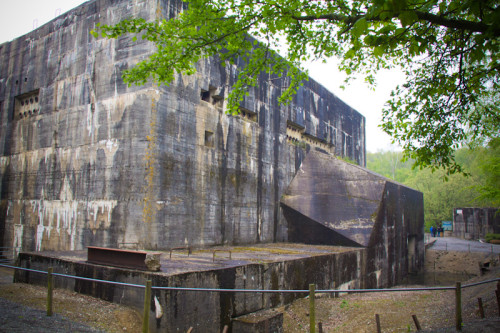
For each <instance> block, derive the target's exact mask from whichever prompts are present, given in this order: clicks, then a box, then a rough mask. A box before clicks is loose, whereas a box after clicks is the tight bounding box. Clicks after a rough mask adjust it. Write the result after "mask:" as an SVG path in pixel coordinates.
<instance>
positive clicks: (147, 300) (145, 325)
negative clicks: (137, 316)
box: [142, 280, 151, 333]
mask: <svg viewBox="0 0 500 333" xmlns="http://www.w3.org/2000/svg"><path fill="white" fill-rule="evenodd" d="M150 310H151V280H147V281H146V290H145V292H144V313H143V315H142V333H149V311H150Z"/></svg>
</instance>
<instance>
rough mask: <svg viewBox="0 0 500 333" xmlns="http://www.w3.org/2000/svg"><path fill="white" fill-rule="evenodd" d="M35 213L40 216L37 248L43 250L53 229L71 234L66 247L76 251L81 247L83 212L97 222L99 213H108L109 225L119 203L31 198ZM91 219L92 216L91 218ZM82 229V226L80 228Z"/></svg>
mask: <svg viewBox="0 0 500 333" xmlns="http://www.w3.org/2000/svg"><path fill="white" fill-rule="evenodd" d="M30 203H31V205H32V207H33V213H34V214H35V215H36V216H37V217H38V225H37V232H36V238H35V245H36V250H37V251H41V250H42V247H43V242H44V239H45V240H49V239H50V235H51V232H52V230H55V231H57V233H58V234H59V235H61V234H62V233H66V234H67V235H68V236H69V239H70V244H69V246H67V245H68V244H66V246H65V247H66V248H68V249H69V250H71V251H74V250H76V249H78V248H80V246H79V244H77V243H76V240H77V224H78V221H77V219H80V220H81V222H83V220H82V217H79V215H81V212H82V211H84V212H85V213H86V214H87V216H93V221H94V222H96V219H97V216H98V213H101V214H107V225H108V226H109V222H110V221H111V214H112V211H113V209H114V208H115V207H116V205H117V201H116V200H98V201H79V200H67V201H60V200H53V201H47V200H31V201H30ZM89 219H90V218H89ZM79 229H81V228H79Z"/></svg>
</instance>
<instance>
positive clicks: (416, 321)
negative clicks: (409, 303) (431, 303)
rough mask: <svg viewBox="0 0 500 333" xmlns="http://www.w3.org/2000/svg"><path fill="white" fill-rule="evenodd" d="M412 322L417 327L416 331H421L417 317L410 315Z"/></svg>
mask: <svg viewBox="0 0 500 333" xmlns="http://www.w3.org/2000/svg"><path fill="white" fill-rule="evenodd" d="M411 317H412V318H413V322H414V323H415V327H417V331H421V330H422V326H420V322H419V321H418V318H417V315H412V316H411Z"/></svg>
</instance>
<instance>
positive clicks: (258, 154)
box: [0, 0, 423, 331]
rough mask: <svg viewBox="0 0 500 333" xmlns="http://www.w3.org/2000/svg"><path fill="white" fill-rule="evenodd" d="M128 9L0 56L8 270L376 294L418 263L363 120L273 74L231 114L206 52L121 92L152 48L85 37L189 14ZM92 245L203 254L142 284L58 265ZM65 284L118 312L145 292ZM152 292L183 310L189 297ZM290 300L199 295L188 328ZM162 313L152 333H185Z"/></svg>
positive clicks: (24, 42)
mask: <svg viewBox="0 0 500 333" xmlns="http://www.w3.org/2000/svg"><path fill="white" fill-rule="evenodd" d="M140 3H141V5H137V6H130V1H128V0H91V1H88V2H86V3H84V4H82V5H81V6H79V7H78V8H75V9H74V10H72V11H69V12H67V13H65V14H63V15H61V16H60V17H58V18H57V19H55V20H53V21H51V22H49V23H47V24H46V25H44V26H42V27H40V28H39V29H37V30H35V31H33V32H31V33H29V34H27V35H25V36H21V37H19V38H17V39H16V40H14V41H11V42H8V43H4V44H2V45H0V63H2V64H5V66H2V68H0V107H1V112H0V116H1V119H0V126H1V131H0V184H1V191H0V193H1V197H0V245H1V246H6V247H11V248H13V251H14V253H15V254H17V253H22V254H21V256H20V259H19V260H20V261H19V264H20V265H22V266H24V267H31V268H40V269H43V268H46V267H47V266H48V265H49V264H50V265H53V266H55V267H54V268H55V271H56V272H58V271H59V272H67V273H70V274H76V275H80V276H87V277H101V278H103V277H106V278H109V279H116V280H117V281H124V282H126V281H128V282H139V283H142V282H143V281H144V279H145V278H146V275H145V274H151V277H153V279H154V285H162V284H164V285H177V286H192V287H210V286H213V287H221V288H236V287H242V288H253V287H256V288H258V287H259V288H260V287H262V288H274V287H279V288H290V289H307V284H308V283H317V284H318V288H331V287H332V286H333V283H335V285H336V286H342V288H353V287H366V288H375V287H379V286H389V285H393V284H396V283H398V281H401V280H402V278H404V276H405V274H408V272H410V271H412V270H413V269H418V268H419V266H420V265H421V262H422V256H423V252H422V242H423V227H422V225H420V224H419V223H420V221H422V220H423V218H422V214H423V213H422V210H421V208H422V197H421V195H420V194H419V193H418V192H415V191H413V190H411V189H408V188H405V187H404V186H402V185H400V184H396V183H394V182H391V181H388V180H387V179H384V178H381V177H379V176H377V175H374V174H372V173H370V172H369V171H367V170H365V169H363V168H362V166H364V165H365V118H364V117H363V116H362V115H361V114H359V113H358V112H357V111H356V110H354V109H352V108H351V107H349V106H348V105H347V104H346V103H344V102H343V101H341V100H340V99H339V98H337V97H336V96H335V95H334V94H332V93H330V92H328V91H327V90H326V89H324V88H323V87H322V86H321V85H319V84H318V83H317V82H315V81H314V80H312V79H311V80H308V81H306V82H304V84H303V86H302V87H300V89H299V90H298V91H297V94H296V96H295V97H294V99H293V101H292V102H291V103H290V105H288V106H284V105H280V104H279V103H278V96H279V95H280V92H281V89H282V88H281V87H284V86H286V83H287V82H286V79H285V78H273V79H272V80H270V78H269V77H266V76H265V75H261V76H260V77H259V83H258V85H257V86H256V87H255V88H252V89H250V91H249V95H248V96H246V97H245V99H244V100H243V101H242V103H241V110H242V112H241V115H240V116H231V115H227V114H226V113H225V112H223V111H224V96H225V95H226V93H227V91H226V89H230V88H231V86H232V85H233V84H234V83H235V80H236V77H237V74H238V64H237V63H236V64H229V63H227V64H221V63H220V61H218V60H217V59H215V58H211V59H206V60H203V61H201V62H200V64H199V65H198V73H197V74H196V75H194V76H189V77H181V76H179V77H178V78H176V80H175V81H174V82H172V84H171V85H170V86H160V87H158V86H154V85H152V84H149V83H146V84H145V85H144V86H140V87H129V86H128V85H127V84H125V83H124V82H123V80H122V76H121V74H122V71H123V70H124V69H126V68H129V67H130V66H131V65H132V64H134V63H137V62H138V61H139V60H140V59H142V58H144V57H146V56H148V55H149V54H151V52H153V51H154V48H153V45H152V44H150V43H149V42H147V41H143V40H139V41H138V43H136V44H134V43H131V39H130V38H129V37H127V36H124V37H122V38H119V39H118V40H107V39H101V38H98V39H94V38H92V37H91V36H90V34H89V32H90V30H91V29H93V28H94V27H95V24H96V23H108V24H112V23H118V22H119V21H120V20H122V19H124V18H127V17H130V16H140V17H143V18H145V19H147V20H152V19H155V18H157V15H159V13H161V15H162V16H163V17H164V18H166V19H168V18H169V17H170V16H171V15H175V14H176V13H178V12H180V11H182V9H183V6H184V5H185V4H184V3H183V2H182V1H181V0H160V1H156V0H154V1H153V0H142V1H140ZM27 73H29V75H28V74H27ZM27 76H28V77H29V80H27V79H26V78H27ZM23 79H24V80H23ZM23 81H24V82H23ZM14 82H15V84H14ZM31 99H33V104H32V103H31ZM26 101H28V105H29V107H30V108H29V109H27V108H26ZM23 103H24V105H22V104H23ZM36 103H38V104H37V105H36ZM31 105H33V107H32V106H31ZM24 108H26V109H24ZM33 110H36V112H34V111H33ZM40 110H43V117H39V115H40ZM30 111H31V115H32V116H31V117H29V112H30ZM25 112H26V117H25V115H24V113H25ZM20 114H22V117H23V118H22V119H20ZM34 114H36V115H37V116H33V115H34ZM42 118H43V119H42ZM153 143H154V144H153ZM335 156H338V157H346V158H349V159H350V160H352V161H355V162H356V163H357V164H359V165H360V166H354V165H351V164H348V163H345V162H342V161H340V160H338V159H337V158H336V157H335ZM146 162H147V163H146ZM145 165H147V166H148V168H147V170H146V168H145ZM149 177H151V178H149ZM148 179H153V181H151V182H150V183H148V182H147V180H148ZM146 185H147V186H146ZM146 187H147V190H146V189H145V188H146ZM323 190H324V191H323ZM145 201H147V204H148V205H147V207H146V206H145V204H144V202H145ZM335 206H337V207H336V208H335ZM145 207H146V208H147V210H148V213H149V214H150V216H151V219H150V220H148V221H147V222H146V221H145V218H144V211H145V210H146V208H145ZM341 208H342V209H341ZM292 243H295V244H292ZM297 243H306V244H308V245H307V246H306V245H302V244H297ZM412 244H413V245H412ZM88 246H94V247H108V248H116V249H120V248H136V249H146V250H154V251H161V250H163V251H167V252H166V253H168V250H169V249H173V248H178V247H186V248H187V247H190V248H193V249H198V252H197V251H194V252H195V253H194V254H193V255H190V256H189V258H187V259H186V258H184V257H182V258H181V259H179V258H180V257H178V255H179V254H174V255H173V259H172V260H171V262H170V263H169V262H168V261H167V262H165V263H162V267H166V268H169V271H167V272H158V273H144V272H138V271H135V270H127V269H119V268H113V267H107V266H100V265H93V264H89V263H85V262H82V261H84V260H80V259H71V258H79V257H78V253H80V252H81V251H83V250H84V249H85V248H86V247H88ZM261 246H264V247H265V246H267V247H270V248H271V250H269V249H268V250H254V251H251V252H253V253H256V252H258V253H260V254H261V256H260V257H259V259H258V260H254V259H252V258H250V259H248V258H246V259H245V257H244V256H243V255H240V257H238V255H233V256H232V258H231V259H229V258H228V259H225V260H222V261H220V262H219V263H217V265H218V266H217V265H215V266H214V264H213V263H211V261H210V260H211V257H210V254H206V253H205V252H203V251H204V249H209V248H214V247H222V248H224V249H227V248H230V247H235V248H237V247H239V248H240V250H239V251H240V252H244V251H243V250H241V247H252V248H253V247H256V248H259V247H261ZM276 246H277V247H283V248H284V249H285V250H276V249H273V248H274V247H276ZM289 247H291V249H290V248H289ZM323 247H324V248H323ZM298 249H300V251H299V250H298ZM412 249H414V250H412ZM301 251H302V252H301ZM280 252H281V253H280ZM283 252H285V253H289V254H290V256H284V253H283ZM233 253H234V252H233ZM297 253H298V254H297ZM195 254H197V256H196V255H195ZM292 254H293V255H292ZM318 254H319V255H318ZM411 254H413V256H411ZM166 257H168V255H165V254H164V255H163V258H166ZM184 259H186V262H185V265H184V264H181V263H182V260H184ZM259 261H260V262H259ZM175 264H179V265H180V266H182V267H184V269H183V270H182V269H181V270H176V269H175V267H174V266H175ZM188 264H191V266H190V265H188ZM186 267H187V268H186ZM249 277H253V279H252V278H249ZM18 279H20V280H23V281H29V282H34V283H36V282H37V277H36V276H35V275H34V274H31V275H30V274H20V275H19V276H18ZM61 287H66V288H68V289H72V290H76V291H80V292H85V293H88V294H91V295H94V296H97V297H103V298H104V299H107V300H111V301H116V302H121V301H123V302H125V301H124V299H127V300H130V303H131V304H132V303H133V300H134V297H137V298H138V297H142V294H134V293H133V292H132V293H130V294H127V293H125V291H124V290H123V289H120V288H119V287H112V288H111V287H110V288H109V289H106V288H104V287H98V286H92V285H91V284H88V283H84V282H61ZM124 293H125V294H124ZM122 295H125V296H123V297H124V298H122ZM158 296H159V298H160V300H161V302H162V305H165V306H166V305H167V303H168V305H171V304H173V303H172V302H177V303H176V304H177V305H178V307H177V309H186V308H188V307H189V306H191V305H192V304H196V303H197V302H198V301H199V299H201V298H200V297H201V296H202V295H201V294H196V293H194V294H189V295H187V294H186V295H181V294H178V293H177V294H176V293H174V292H171V293H170V292H169V293H163V294H161V295H158ZM203 296H204V295H203ZM295 296H297V297H298V296H299V295H295ZM295 296H294V297H295ZM292 298H293V297H292V296H285V295H281V296H279V297H276V296H275V297H272V296H269V297H268V296H265V297H263V296H260V295H259V296H256V295H251V296H248V295H247V296H240V295H238V296H234V297H233V296H228V295H218V296H215V295H211V296H210V297H209V298H208V300H207V303H206V304H205V305H206V306H204V307H203V309H201V308H197V309H196V310H195V309H192V313H193V320H196V318H203V317H205V318H209V320H210V321H211V322H213V323H214V325H213V327H214V328H213V330H214V331H216V330H217V329H219V328H220V325H222V324H225V323H227V322H228V321H230V320H231V318H233V317H236V316H240V315H245V314H248V313H250V312H252V311H258V310H260V309H263V308H269V307H273V306H275V305H277V304H282V303H286V302H289V301H291V299H292ZM126 302H129V301H126ZM190 309H191V308H190ZM209 310H210V311H211V312H209ZM165 318H166V319H165V322H162V325H163V326H161V327H160V330H161V329H177V328H185V324H186V323H185V322H183V319H182V318H181V314H180V313H179V312H173V313H168V314H167V315H166V316H165ZM190 318H191V317H189V318H187V319H190ZM200 325H206V323H205V324H204V323H200Z"/></svg>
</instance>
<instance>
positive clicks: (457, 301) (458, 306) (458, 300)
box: [455, 282, 462, 331]
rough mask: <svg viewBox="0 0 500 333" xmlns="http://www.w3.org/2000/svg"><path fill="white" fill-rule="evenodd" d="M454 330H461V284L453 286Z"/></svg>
mask: <svg viewBox="0 0 500 333" xmlns="http://www.w3.org/2000/svg"><path fill="white" fill-rule="evenodd" d="M455 329H456V330H457V331H461V330H462V284H461V283H460V282H457V283H456V286H455Z"/></svg>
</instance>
